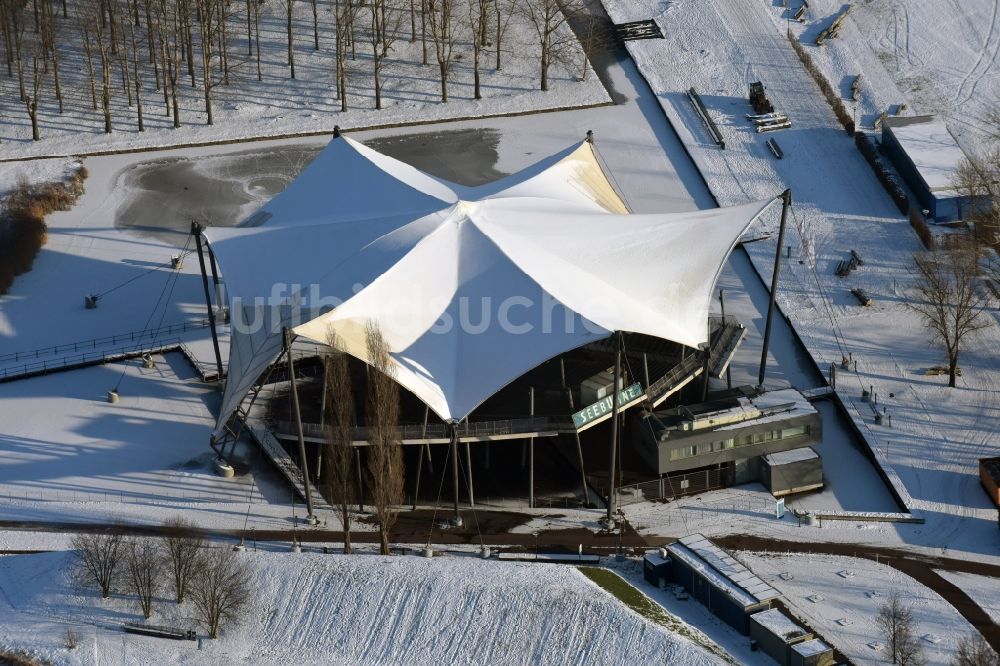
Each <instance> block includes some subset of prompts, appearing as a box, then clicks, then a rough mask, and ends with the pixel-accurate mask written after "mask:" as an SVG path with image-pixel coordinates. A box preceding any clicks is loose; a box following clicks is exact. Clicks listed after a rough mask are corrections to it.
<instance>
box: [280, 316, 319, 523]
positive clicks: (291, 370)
mask: <svg viewBox="0 0 1000 666" xmlns="http://www.w3.org/2000/svg"><path fill="white" fill-rule="evenodd" d="M284 335H285V351H286V352H287V353H288V377H289V381H290V382H291V385H292V409H294V410H295V427H296V429H297V431H298V435H299V466H300V467H301V468H302V484H303V487H304V489H305V494H306V508H307V509H308V510H309V517H308V518H307V519H306V520H307V521H308V522H309V523H310V524H311V525H315V524H316V522H317V520H316V516H315V514H314V513H313V500H312V487H311V486H310V484H309V459H308V458H307V457H306V440H305V437H304V435H303V434H302V412H301V410H300V409H299V391H298V387H297V386H296V383H295V361H294V360H293V359H292V332H291V331H290V330H289V329H287V328H286V329H285V330H284Z"/></svg>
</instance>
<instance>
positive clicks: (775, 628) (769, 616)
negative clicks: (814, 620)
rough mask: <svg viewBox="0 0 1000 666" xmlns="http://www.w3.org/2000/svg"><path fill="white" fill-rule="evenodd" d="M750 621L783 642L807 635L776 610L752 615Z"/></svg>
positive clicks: (796, 624) (806, 632)
mask: <svg viewBox="0 0 1000 666" xmlns="http://www.w3.org/2000/svg"><path fill="white" fill-rule="evenodd" d="M750 619H751V620H752V621H753V622H756V623H757V624H759V625H760V626H762V627H764V628H765V629H767V630H768V631H769V632H771V633H772V634H774V635H775V636H777V637H779V638H781V639H782V640H784V641H785V642H788V641H789V640H793V639H796V638H801V637H802V636H805V635H807V634H808V633H809V632H808V631H806V630H805V629H804V628H803V627H801V626H799V625H798V623H796V622H795V621H794V620H792V618H790V617H788V616H787V615H785V614H784V613H783V612H782V611H781V610H779V609H777V608H772V609H770V610H766V611H761V612H759V613H754V614H753V615H751V616H750Z"/></svg>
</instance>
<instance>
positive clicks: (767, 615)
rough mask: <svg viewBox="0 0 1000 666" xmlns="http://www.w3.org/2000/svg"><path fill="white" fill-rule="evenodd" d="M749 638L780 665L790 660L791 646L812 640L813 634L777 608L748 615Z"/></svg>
mask: <svg viewBox="0 0 1000 666" xmlns="http://www.w3.org/2000/svg"><path fill="white" fill-rule="evenodd" d="M750 638H752V639H753V640H755V641H757V647H758V648H760V650H761V651H762V652H763V653H764V654H766V655H768V656H769V657H771V658H772V659H774V660H775V661H776V662H778V663H779V664H781V666H788V664H789V663H790V662H791V654H792V646H794V645H796V644H798V643H802V642H804V641H808V640H812V638H813V635H812V634H811V633H809V632H808V631H806V629H805V628H803V627H801V626H799V624H798V623H796V622H794V621H793V620H792V619H791V618H790V617H788V616H787V615H785V614H784V613H783V612H781V610H780V609H778V608H772V609H770V610H766V611H762V612H760V613H754V614H753V615H751V616H750Z"/></svg>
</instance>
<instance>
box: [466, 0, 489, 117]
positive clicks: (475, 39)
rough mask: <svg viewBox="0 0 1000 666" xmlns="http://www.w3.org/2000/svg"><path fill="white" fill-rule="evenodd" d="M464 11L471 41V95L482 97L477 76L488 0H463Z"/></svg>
mask: <svg viewBox="0 0 1000 666" xmlns="http://www.w3.org/2000/svg"><path fill="white" fill-rule="evenodd" d="M465 8H466V13H467V14H468V18H469V32H470V37H471V40H470V42H471V43H472V76H473V89H474V93H473V96H474V97H475V98H476V99H482V98H483V93H482V89H481V88H482V86H481V84H480V76H479V62H480V60H481V59H482V53H483V47H484V46H486V39H485V34H486V25H487V23H488V22H489V9H490V0H465Z"/></svg>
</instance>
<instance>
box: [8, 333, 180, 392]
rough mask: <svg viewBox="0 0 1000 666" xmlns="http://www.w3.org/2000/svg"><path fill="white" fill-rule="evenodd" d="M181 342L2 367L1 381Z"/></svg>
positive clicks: (170, 347)
mask: <svg viewBox="0 0 1000 666" xmlns="http://www.w3.org/2000/svg"><path fill="white" fill-rule="evenodd" d="M180 342H181V341H180V338H172V339H170V340H161V341H160V342H159V343H158V344H157V345H156V346H154V347H141V346H138V345H128V346H127V347H120V348H118V349H111V350H107V349H104V350H101V351H96V352H83V353H81V354H74V355H73V356H62V357H60V358H56V359H50V360H43V361H37V362H35V363H25V364H23V365H17V366H11V367H6V368H0V383H3V382H9V381H12V380H14V379H24V378H26V377H36V376H38V375H45V374H48V373H50V372H58V371H62V370H74V369H76V368H85V367H87V366H90V365H103V364H105V363H114V362H116V361H122V360H125V359H129V358H135V357H137V356H140V355H141V354H145V353H151V354H159V353H162V352H165V351H170V350H174V349H178V348H179V347H180Z"/></svg>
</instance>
